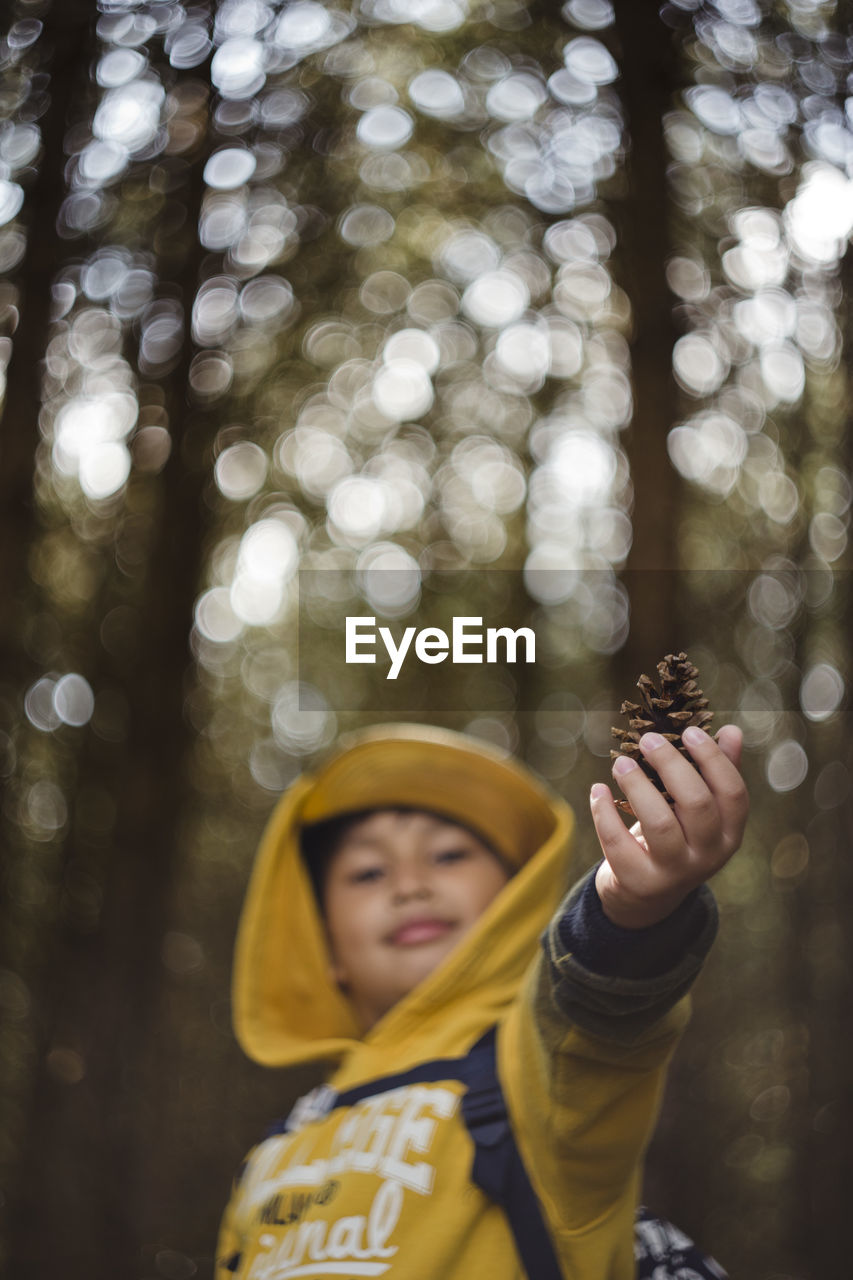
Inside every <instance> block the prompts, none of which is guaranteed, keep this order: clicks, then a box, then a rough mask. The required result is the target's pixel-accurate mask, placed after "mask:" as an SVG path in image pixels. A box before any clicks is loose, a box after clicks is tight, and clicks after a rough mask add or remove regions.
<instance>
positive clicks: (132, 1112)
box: [0, 0, 853, 1280]
mask: <svg viewBox="0 0 853 1280" xmlns="http://www.w3.org/2000/svg"><path fill="white" fill-rule="evenodd" d="M850 17H851V15H850V11H849V6H845V5H842V4H836V3H834V2H832V0H827V2H825V3H821V2H819V0H779V2H778V3H771V2H770V0H717V3H714V4H712V3H703V2H702V0H671V2H669V3H666V4H664V5H663V7H661V6H660V5H659V4H657V3H651V2H650V0H643V2H642V3H638V2H636V0H624V2H621V3H617V4H615V5H612V4H611V3H609V0H568V2H567V3H566V4H565V5H564V7H563V8H562V10H558V8H557V6H554V5H547V4H539V3H536V2H535V0H530V2H529V3H528V2H526V0H353V3H352V4H351V6H348V5H347V4H346V3H345V0H340V3H339V4H338V5H336V3H335V0H327V2H322V3H321V2H320V0H285V2H284V3H281V2H280V0H220V2H219V3H212V2H210V0H197V2H196V3H193V4H180V3H177V2H175V0H156V2H150V3H149V2H143V0H102V2H101V3H97V4H96V3H95V2H94V0H54V2H53V3H50V2H49V0H7V3H6V4H5V5H4V6H3V9H2V16H1V17H0V23H2V27H0V68H2V81H0V271H2V273H3V281H2V283H0V326H1V328H0V333H2V336H0V366H2V368H3V370H4V375H3V376H4V387H5V399H4V403H3V416H2V431H0V521H2V531H1V532H0V584H2V594H3V601H4V604H3V608H2V610H0V649H2V664H0V672H2V675H0V706H2V732H0V774H2V777H3V781H4V799H3V805H2V814H0V822H2V850H3V853H2V890H3V892H2V901H0V914H2V929H0V948H2V959H0V1011H2V1017H0V1099H2V1101H1V1102H0V1105H2V1122H0V1188H2V1191H0V1202H2V1208H3V1224H4V1225H3V1230H2V1249H3V1256H4V1258H5V1264H6V1266H7V1269H8V1273H9V1274H10V1275H15V1276H16V1278H17V1280H43V1278H44V1277H47V1276H53V1275H57V1274H62V1275H63V1276H64V1277H66V1280H76V1278H77V1277H80V1278H81V1280H82V1277H86V1280H92V1277H100V1276H104V1277H107V1276H109V1277H115V1276H121V1277H127V1278H128V1280H129V1278H131V1277H139V1278H140V1280H151V1278H153V1277H165V1280H188V1278H189V1277H192V1276H199V1277H209V1276H210V1275H211V1274H212V1255H213V1246H214V1239H215V1233H216V1226H217V1220H218V1217H219V1213H220V1210H221V1206H222V1205H223V1203H224V1201H225V1198H226V1196H227V1193H228V1187H229V1182H230V1178H231V1175H232V1173H233V1171H234V1170H235V1169H236V1167H237V1166H238V1164H239V1162H240V1160H241V1158H242V1156H243V1154H244V1152H245V1151H246V1149H247V1148H248V1147H249V1146H250V1145H251V1143H252V1142H253V1141H255V1139H256V1138H257V1136H258V1135H259V1134H261V1133H262V1132H263V1131H264V1129H265V1128H266V1126H267V1124H268V1122H269V1120H270V1118H271V1117H273V1116H277V1115H281V1114H283V1113H285V1112H286V1111H287V1109H288V1105H289V1103H290V1101H291V1100H292V1099H293V1097H294V1096H296V1094H298V1093H299V1092H301V1091H302V1090H303V1089H304V1088H305V1087H306V1086H307V1085H308V1084H309V1083H313V1080H312V1079H310V1078H309V1076H308V1075H307V1074H303V1075H301V1076H300V1077H299V1079H297V1080H294V1079H293V1078H292V1077H291V1076H285V1075H283V1074H281V1073H276V1072H268V1071H264V1070H262V1069H260V1068H257V1067H254V1066H252V1065H251V1064H249V1063H247V1062H246V1061H245V1060H244V1059H243V1058H242V1057H241V1055H240V1053H239V1051H238V1050H237V1048H236V1045H235V1043H234V1041H233V1037H232V1033H231V1029H230V1019H229V1001H228V984H229V968H230V958H231V947H232V942H233V935H234V929H235V924H236V917H237V912H238V910H239V904H240V901H241V897H242V892H243V888H244V885H245V882H246V878H247V874H248V868H249V865H250V862H251V858H252V854H253V851H254V847H255V843H256V840H257V838H258V835H259V833H260V831H261V829H262V827H263V823H264V821H265V818H266V816H267V815H268V813H269V811H270V809H271V807H272V805H273V804H274V802H275V799H276V796H277V795H278V793H279V792H280V791H281V789H282V788H283V787H285V786H286V785H287V783H288V782H289V781H290V780H291V779H292V778H293V777H295V776H296V775H297V774H298V773H299V772H300V771H301V770H302V769H303V768H304V767H306V766H307V765H310V763H311V761H312V760H313V759H315V758H316V757H317V756H318V754H320V753H322V751H323V750H325V749H326V748H327V747H328V745H329V744H330V743H331V742H332V740H333V739H334V737H335V736H336V734H337V733H338V732H340V731H342V730H344V729H347V728H350V727H354V726H357V725H359V724H364V723H368V722H372V721H376V720H382V719H395V718H405V719H420V720H432V721H434V722H436V723H442V724H447V725H449V726H451V727H454V728H458V729H463V730H466V731H468V732H470V733H475V734H478V735H480V736H481V737H483V738H485V739H487V740H489V741H491V742H494V743H496V744H497V745H499V746H501V747H504V748H506V749H508V750H511V751H514V752H517V753H518V754H519V755H520V756H521V757H523V758H524V759H526V760H527V761H528V762H529V763H530V764H531V765H532V766H533V767H534V768H536V769H537V770H539V772H540V773H542V774H543V775H544V776H545V777H546V778H547V779H548V780H549V781H550V783H551V784H552V785H553V786H555V787H557V788H558V789H559V790H561V791H562V792H563V793H564V794H566V795H567V796H568V798H569V799H570V800H572V801H573V802H574V803H575V805H576V807H577V808H578V810H579V813H580V815H581V820H582V825H583V826H584V827H586V824H585V823H584V821H583V814H584V813H585V804H586V799H585V797H586V792H587V789H588V786H589V784H590V783H591V782H592V781H594V780H596V779H600V778H603V777H606V776H607V772H608V753H609V749H610V735H609V730H610V725H611V724H612V723H613V722H614V717H615V716H616V715H617V712H618V707H619V704H620V702H621V700H622V698H623V697H625V696H629V695H630V693H631V690H632V687H633V684H634V681H635V680H636V678H637V676H638V675H639V673H640V672H641V671H652V670H653V668H654V664H655V663H656V662H657V660H658V659H659V658H660V657H662V656H663V654H664V653H666V652H668V651H671V650H673V649H681V648H686V649H687V650H688V651H689V653H690V655H691V657H692V658H693V659H694V661H695V662H696V663H697V665H698V666H699V668H700V672H701V678H702V683H703V685H704V687H705V689H706V692H707V693H708V695H709V696H710V698H711V702H712V706H713V707H714V708H715V709H716V711H717V715H718V723H722V722H723V721H724V720H727V719H733V720H735V721H736V722H738V723H740V724H741V725H742V727H743V729H744V731H745V736H746V760H745V770H746V772H747V775H748V778H749V782H750V785H751V787H752V790H753V796H754V800H753V817H752V821H751V825H750V829H749V832H748V836H747V841H746V845H745V848H744V850H743V852H742V854H741V855H740V856H739V858H738V859H736V860H735V862H734V863H733V864H732V865H731V867H730V868H729V869H728V870H727V871H726V872H725V873H724V874H723V875H722V876H721V877H720V878H719V881H718V884H717V890H718V896H719V899H720V902H721V905H722V908H723V915H724V924H723V929H722V934H721V937H720V940H719V942H718V945H717V947H716V949H715V952H714V954H713V957H712V959H711V961H710V963H709V965H708V969H707V971H706V974H705V976H704V977H703V979H702V980H701V982H700V984H699V987H698V989H697V994H696V1012H695V1017H694V1021H693V1023H692V1026H691V1028H690V1031H689V1033H688V1036H687V1038H686V1040H685V1042H684V1044H683V1046H682V1048H681V1051H680V1055H679V1058H678V1060H677V1064H676V1067H675V1069H674V1072H673V1075H672V1079H671V1084H670V1088H669V1092H668V1095H667V1100H666V1104H665V1107H664V1112H663V1117H662V1121H661V1125H660V1129H659V1133H658V1136H657V1138H656V1140H655V1143H654V1146H653V1149H652V1153H651V1158H650V1163H649V1175H648V1181H647V1188H646V1199H647V1201H648V1202H650V1203H651V1204H652V1205H653V1206H654V1207H655V1209H656V1210H658V1211H659V1212H662V1213H665V1214H668V1215H669V1216H671V1217H672V1218H674V1219H675V1220H676V1221H677V1222H679V1223H680V1224H681V1225H683V1226H684V1227H685V1228H686V1229H687V1230H688V1231H690V1232H691V1233H692V1234H693V1235H694V1236H696V1237H697V1238H698V1239H699V1240H700V1241H701V1242H702V1243H703V1244H704V1245H705V1246H706V1247H707V1248H709V1249H711V1250H713V1252H714V1253H715V1254H716V1255H717V1256H718V1257H719V1258H720V1259H721V1260H722V1261H724V1263H725V1264H726V1265H727V1267H728V1268H729V1270H730V1271H731V1274H732V1276H733V1277H734V1278H735V1280H737V1277H739V1276H742V1277H747V1276H748V1277H750V1280H812V1278H813V1280H818V1278H820V1280H826V1278H828V1277H832V1276H842V1275H846V1274H847V1268H848V1266H849V1264H848V1261H847V1260H848V1258H849V1253H850V1244H849V1204H850V1200H851V1193H853V1169H851V1153H853V1113H852V1112H851V1090H850V1086H849V1083H848V1076H849V1071H848V1069H847V1066H848V1063H847V1059H848V1057H849V1054H850V1051H851V1024H852V1023H853V1002H851V985H853V965H851V960H853V934H851V930H850V925H849V921H850V919H851V915H853V872H851V866H850V861H849V858H846V857H845V854H846V853H847V850H848V846H849V842H850V827H851V822H850V816H851V811H850V806H851V778H850V772H851V755H850V741H851V735H850V705H849V698H848V694H847V687H848V681H849V641H848V637H849V634H850V627H851V622H853V617H852V616H851V598H850V590H849V581H848V577H849V575H848V574H847V572H846V571H847V568H848V567H849V545H848V537H849V510H850V499H851V484H850V465H851V436H850V428H849V388H848V375H847V371H846V369H847V365H848V363H849V346H850V343H851V337H853V335H852V334H851V321H850V312H849V300H850V285H851V281H850V265H849V264H850V254H849V252H848V240H849V235H850V232H851V228H853V183H851V179H850V171H851V157H853V112H851V111H850V110H849V109H848V108H849V107H850V102H851V98H850V97H848V94H849V92H850V88H851V83H853V82H851V73H853V41H851V28H850ZM344 612H346V613H351V614H370V615H377V616H379V618H380V620H388V621H389V625H393V626H402V625H416V626H423V625H427V623H429V624H433V623H435V621H436V618H437V617H441V618H447V617H449V616H450V615H451V614H453V613H457V614H458V613H464V614H469V615H472V614H473V615H479V614H482V615H483V616H484V617H485V618H486V619H487V621H489V622H491V621H492V620H493V619H494V618H495V617H506V618H511V619H512V621H513V625H514V626H518V625H525V624H529V625H531V626H534V627H535V629H536V633H537V636H538V638H539V651H538V655H537V659H538V660H537V664H536V666H535V667H533V668H527V667H522V666H518V667H516V668H515V669H514V670H512V671H510V670H509V669H508V668H504V669H502V670H500V671H497V672H495V673H490V670H489V669H488V668H486V667H482V668H471V667H462V668H458V669H456V668H450V667H441V668H430V669H429V671H428V672H427V674H426V676H425V675H424V669H423V668H421V669H420V672H419V674H418V678H417V679H414V680H408V681H406V680H401V682H400V684H399V687H398V686H396V685H395V686H394V691H393V693H391V692H389V688H390V686H389V685H388V683H387V682H385V683H384V684H380V683H377V681H376V679H375V678H373V677H374V676H375V675H376V671H375V670H374V669H373V668H366V667H361V666H359V667H345V666H344V665H343V664H342V662H341V649H340V620H341V616H342V613H344ZM300 633H301V640H302V644H301V649H302V655H303V661H302V664H301V665H300V661H299V649H300V645H299V644H298V640H299V638H300ZM306 651H307V656H308V657H309V658H310V675H311V678H308V676H307V675H306V670H305V659H306ZM472 673H473V674H472ZM383 674H384V673H382V672H379V675H380V676H383ZM594 856H595V850H594V847H593V846H592V844H591V843H590V840H589V836H588V834H587V835H586V836H585V837H584V840H583V847H582V850H581V857H582V860H583V861H585V862H589V861H591V860H592V859H593V858H594Z"/></svg>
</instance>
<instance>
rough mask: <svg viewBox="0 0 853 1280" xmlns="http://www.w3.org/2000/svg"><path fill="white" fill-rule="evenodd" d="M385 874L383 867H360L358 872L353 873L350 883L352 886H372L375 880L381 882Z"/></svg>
mask: <svg viewBox="0 0 853 1280" xmlns="http://www.w3.org/2000/svg"><path fill="white" fill-rule="evenodd" d="M384 874H385V871H384V868H382V867H360V868H359V869H358V870H357V871H353V872H351V874H350V876H349V882H350V884H372V883H373V881H374V880H380V879H381V878H382V876H383V875H384Z"/></svg>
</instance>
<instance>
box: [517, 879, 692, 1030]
mask: <svg viewBox="0 0 853 1280" xmlns="http://www.w3.org/2000/svg"><path fill="white" fill-rule="evenodd" d="M594 878H595V871H594V870H593V871H591V872H590V873H589V875H587V876H585V877H584V879H583V880H581V881H580V882H579V883H578V884H577V885H575V887H574V888H573V889H572V890H571V892H570V893H569V894H568V896H567V897H566V898H565V899H564V900H563V903H562V904H561V906H560V908H559V910H558V911H557V913H556V915H555V916H554V918H553V920H552V921H551V923H550V925H549V926H548V929H547V930H546V932H545V934H544V935H543V938H542V945H543V948H544V951H545V955H546V958H547V961H548V966H549V971H550V980H551V991H552V997H553V1000H554V1002H555V1004H556V1005H557V1007H558V1008H559V1010H560V1012H561V1013H562V1014H563V1015H564V1017H566V1018H568V1019H569V1020H570V1021H571V1022H573V1023H575V1024H576V1025H577V1026H579V1027H581V1028H582V1029H583V1030H585V1031H589V1032H590V1033H591V1034H593V1035H597V1036H601V1037H602V1038H604V1039H609V1040H615V1041H619V1042H621V1043H630V1042H631V1041H633V1040H636V1039H637V1038H638V1037H639V1036H641V1035H642V1034H643V1032H645V1031H646V1030H647V1029H648V1028H649V1027H650V1026H651V1025H652V1024H653V1023H654V1022H656V1021H657V1020H658V1019H659V1018H662V1017H663V1015H664V1014H665V1013H667V1012H668V1010H669V1009H671V1008H672V1006H673V1005H674V1004H676V1003H677V1001H678V1000H680V999H681V997H682V996H683V995H685V994H686V993H687V991H688V990H689V989H690V986H691V985H692V983H693V981H694V979H695V978H696V975H697V974H698V972H699V970H700V969H701V967H702V962H703V961H704V959H705V956H706V955H707V954H708V951H709V950H710V948H711V944H712V942H713V941H714V938H715V936H716V932H717V906H716V903H715V901H714V896H713V894H712V893H711V891H710V889H708V887H707V886H706V885H703V886H702V887H701V888H700V889H698V890H696V892H695V895H694V894H691V895H690V899H689V901H688V902H685V903H683V904H682V906H681V907H680V908H679V909H678V911H676V912H673V914H672V916H671V917H669V918H668V920H666V921H662V922H661V924H660V925H654V926H652V927H651V929H638V930H630V929H620V928H619V926H618V925H614V924H612V923H611V922H610V921H609V920H607V918H606V917H605V916H604V913H603V912H601V908H600V905H599V906H598V908H597V910H598V911H599V912H601V920H599V919H598V918H597V917H596V914H595V912H596V908H595V905H594V902H592V901H591V900H590V898H589V896H588V895H589V893H590V881H593V882H594ZM592 892H593V893H595V888H594V883H593V886H592ZM597 896H598V895H597V894H596V895H595V898H596V900H597ZM602 920H603V921H604V925H605V926H606V928H601V929H599V928H598V926H600V925H601V921H602ZM590 921H592V922H593V926H594V928H593V932H594V938H592V940H591V939H590V933H589V927H590ZM578 922H580V949H579V950H578V951H572V950H571V949H570V947H569V946H567V945H566V943H567V941H568V942H571V940H572V935H573V928H577V926H578ZM662 926H663V927H662ZM566 935H568V936H566ZM626 935H628V936H626ZM632 935H633V936H632ZM608 939H609V940H610V942H611V943H612V944H613V945H614V946H615V948H616V954H615V955H613V956H611V958H610V960H609V961H605V962H604V963H603V964H602V963H601V962H600V958H601V954H602V950H603V948H604V947H605V946H606V943H607V940H608ZM575 940H576V941H577V939H575ZM632 957H633V960H634V964H633V965H632V964H631V959H632ZM596 959H598V960H599V966H598V971H597V970H596V968H595V967H593V966H592V964H591V961H594V960H596ZM664 963H665V967H664V968H661V967H660V966H661V965H662V964H664ZM602 968H603V969H604V970H605V972H601V969H602Z"/></svg>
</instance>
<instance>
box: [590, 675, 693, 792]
mask: <svg viewBox="0 0 853 1280" xmlns="http://www.w3.org/2000/svg"><path fill="white" fill-rule="evenodd" d="M698 674H699V672H698V671H697V670H696V668H695V667H694V665H693V663H692V662H690V660H689V659H688V657H687V654H686V653H668V654H667V655H666V657H665V658H664V660H663V661H662V662H659V663H658V677H659V684H660V688H659V689H658V688H656V686H655V683H654V681H653V680H651V679H650V678H649V677H648V676H640V678H639V680H638V681H637V688H638V689H639V690H640V701H639V702H623V703H622V707H621V712H622V715H623V716H628V717H629V720H628V728H627V729H617V728H614V729H612V730H611V732H612V734H613V737H614V738H616V740H617V741H618V743H619V749H618V751H611V752H610V756H611V758H612V759H613V760H616V759H618V757H619V756H630V757H631V759H632V760H636V762H637V764H638V765H639V766H640V768H641V769H642V770H643V773H645V775H646V777H647V778H651V780H652V782H653V783H654V784H655V786H656V787H657V789H658V791H660V792H661V793H662V795H663V798H664V800H666V802H667V803H668V804H674V803H675V801H674V800H673V798H672V796H671V795H670V794H669V793H668V791H667V789H666V787H665V786H664V784H663V782H662V781H661V779H660V777H659V776H658V774H657V772H656V771H655V770H654V769H653V768H652V767H651V765H649V764H647V763H646V760H645V757H644V756H643V753H642V752H641V751H640V746H639V743H640V738H641V737H642V736H643V734H644V733H651V732H654V733H659V734H661V735H662V737H664V738H666V740H667V742H671V743H672V744H673V746H674V747H676V748H677V750H678V751H680V752H681V754H682V755H683V756H684V758H685V759H686V760H689V761H690V763H691V764H693V760H692V758H691V756H690V754H689V752H688V751H687V750H686V749H685V747H684V746H683V745H682V742H681V735H682V733H683V732H684V730H685V729H686V728H687V726H688V725H697V726H698V728H700V729H704V730H705V732H706V733H710V732H711V731H710V729H709V728H708V726H709V724H710V723H711V721H712V720H713V718H714V713H713V711H709V710H708V699H707V698H706V697H705V695H704V694H703V692H702V690H701V689H700V688H699V686H698V684H697V683H696V677H697V676H698ZM616 804H617V806H618V807H619V808H620V809H621V810H622V812H623V813H628V814H630V815H631V816H632V817H635V816H636V815H635V814H634V810H633V809H632V808H631V806H630V804H629V803H628V801H627V800H617V801H616Z"/></svg>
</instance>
